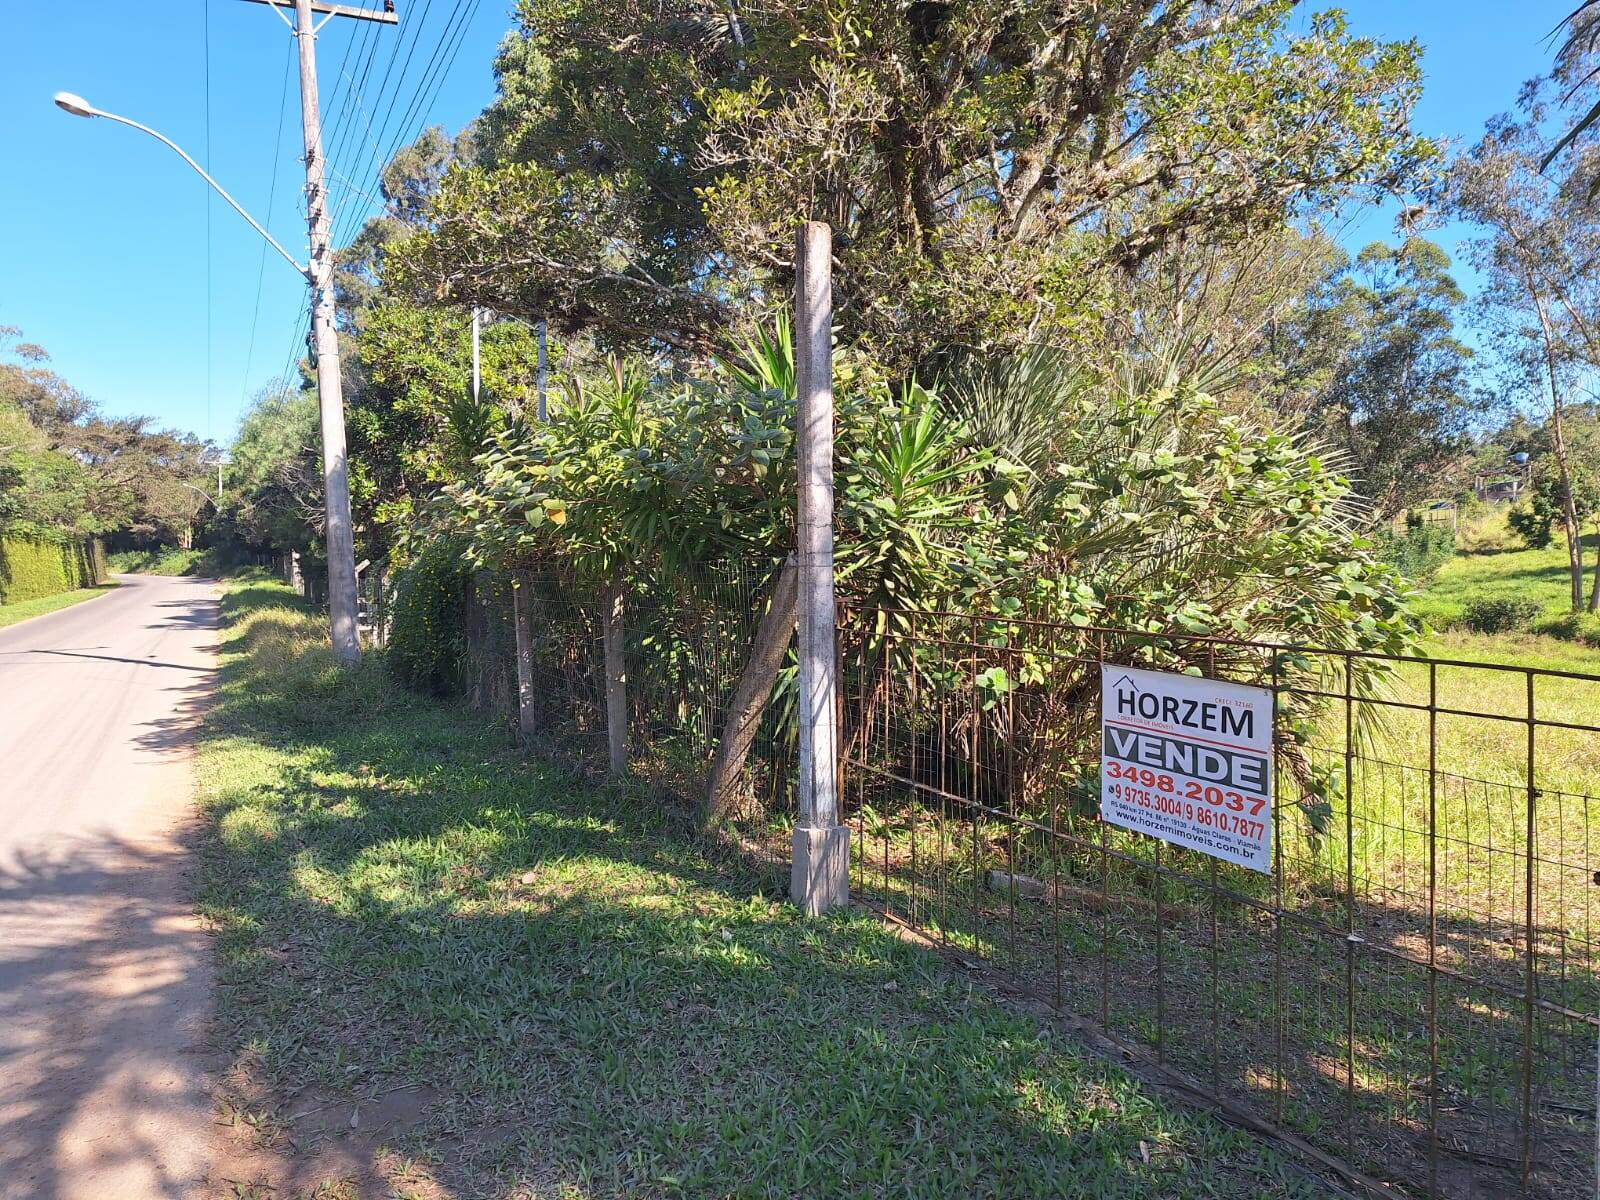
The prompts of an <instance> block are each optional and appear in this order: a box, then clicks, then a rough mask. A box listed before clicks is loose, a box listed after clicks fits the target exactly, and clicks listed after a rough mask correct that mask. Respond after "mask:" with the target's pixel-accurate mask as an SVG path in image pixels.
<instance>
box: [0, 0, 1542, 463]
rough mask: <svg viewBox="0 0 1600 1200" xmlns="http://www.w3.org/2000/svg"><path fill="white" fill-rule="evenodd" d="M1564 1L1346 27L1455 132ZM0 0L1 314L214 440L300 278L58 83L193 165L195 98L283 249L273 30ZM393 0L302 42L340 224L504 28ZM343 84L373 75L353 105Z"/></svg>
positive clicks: (256, 379) (299, 231) (1533, 54)
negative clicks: (1416, 79)
mask: <svg viewBox="0 0 1600 1200" xmlns="http://www.w3.org/2000/svg"><path fill="white" fill-rule="evenodd" d="M364 2H366V3H370V4H372V5H373V6H375V7H381V3H380V0H364ZM1572 2H1573V0H1558V2H1552V0H1519V2H1518V3H1515V4H1507V3H1505V0H1351V2H1349V3H1346V4H1345V5H1343V7H1344V8H1345V9H1346V11H1347V12H1348V13H1349V15H1350V22H1351V26H1352V28H1353V29H1354V30H1355V31H1357V32H1361V33H1368V34H1372V35H1375V36H1380V37H1384V38H1400V37H1413V36H1414V37H1417V38H1419V39H1420V40H1421V41H1422V42H1423V44H1424V45H1425V46H1426V47H1427V52H1426V57H1425V59H1424V64H1425V68H1426V71H1427V76H1428V80H1427V87H1426V90H1425V92H1424V95H1423V100H1422V103H1421V106H1420V108H1419V109H1418V112H1417V115H1416V124H1417V127H1418V128H1419V129H1420V130H1422V131H1424V132H1427V133H1430V134H1433V135H1437V136H1446V137H1453V138H1456V139H1458V140H1461V141H1466V140H1470V139H1472V138H1474V137H1475V136H1476V135H1477V133H1478V131H1479V130H1481V128H1482V126H1483V122H1484V119H1485V118H1487V117H1488V116H1490V115H1492V114H1493V113H1495V112H1499V111H1501V110H1503V109H1505V108H1507V107H1509V106H1510V105H1511V104H1512V102H1513V101H1514V99H1515V96H1516V91H1517V87H1518V86H1519V85H1520V84H1521V82H1522V81H1523V80H1524V79H1526V78H1528V77H1529V76H1530V75H1533V74H1536V73H1538V72H1540V71H1542V70H1544V69H1545V67H1546V65H1547V63H1548V60H1549V55H1550V48H1549V46H1548V45H1547V44H1546V42H1545V38H1546V35H1547V34H1548V33H1549V31H1550V29H1551V27H1552V26H1553V25H1555V23H1556V22H1557V21H1558V20H1560V18H1561V17H1562V16H1563V15H1564V14H1565V12H1566V11H1567V10H1568V9H1569V8H1570V7H1571V5H1572ZM8 7H10V8H11V9H12V11H10V12H8V13H7V55H6V59H7V69H6V71H5V72H4V73H0V118H3V119H0V153H3V160H4V161H5V162H6V163H8V164H9V168H8V169H7V170H6V171H5V173H4V177H3V178H0V324H10V325H20V326H21V327H22V328H23V330H24V333H25V335H26V336H27V337H28V338H29V339H30V340H33V341H36V342H40V343H42V344H43V345H44V346H45V347H46V348H47V349H48V350H49V351H50V353H51V356H52V359H53V365H54V367H55V369H56V370H58V371H59V372H61V373H62V374H63V375H64V376H66V377H67V378H68V379H69V380H71V381H72V382H73V383H74V384H76V385H77V386H78V387H79V388H81V389H82V390H83V391H85V392H87V393H88V394H89V395H91V396H92V397H94V398H95V399H96V400H98V401H99V402H100V403H101V404H102V405H103V406H104V408H105V409H106V410H107V411H108V412H112V413H119V414H120V413H149V414H153V415H155V416H156V417H157V418H158V420H159V421H160V422H161V423H163V424H168V425H174V426H178V427H180V428H185V429H190V430H193V431H195V432H197V433H200V434H202V435H208V436H211V437H214V438H217V439H218V440H223V441H225V440H227V439H228V438H229V437H230V436H231V434H232V432H233V430H234V429H235V427H236V425H237V422H238V417H239V413H240V410H241V406H242V403H243V401H244V400H245V398H247V397H248V396H249V395H250V394H251V393H253V392H254V391H255V390H256V389H258V388H260V387H261V386H263V385H264V384H266V383H267V382H268V381H269V380H271V379H272V378H273V377H275V376H277V375H279V374H281V373H282V372H283V371H284V369H285V367H286V366H287V365H288V363H289V362H290V361H291V359H292V356H293V355H294V354H296V353H298V352H299V351H300V350H301V348H302V344H301V342H300V340H299V339H300V338H301V337H302V336H303V329H304V322H303V313H304V308H305V290H304V286H303V284H302V282H301V281H300V279H299V278H298V277H297V276H296V275H295V274H294V273H293V272H292V271H291V270H290V269H289V267H288V265H287V264H286V263H284V262H283V261H282V260H281V259H278V258H277V257H276V256H274V255H271V254H270V252H268V254H267V256H266V257H265V259H264V260H263V253H262V245H263V243H262V242H261V240H260V239H259V238H258V237H257V235H256V234H255V233H254V232H253V231H252V230H251V229H250V228H249V227H248V226H247V225H245V224H244V222H243V221H241V220H240V219H239V218H238V217H237V216H236V215H235V214H234V213H233V212H232V211H231V210H229V209H228V208H227V206H226V205H225V204H224V203H223V202H222V201H220V200H215V201H212V200H209V199H208V197H209V192H208V190H207V189H206V187H205V184H204V183H203V182H202V181H201V180H200V179H199V177H198V176H195V175H194V174H192V173H191V172H190V171H189V170H188V168H187V167H185V166H184V165H183V164H182V163H181V162H180V161H179V160H178V159H177V158H176V156H174V155H172V154H171V152H170V151H167V150H166V149H164V148H163V147H161V146H160V145H158V144H157V143H156V142H154V141H152V140H150V139H149V138H146V137H143V136H141V135H139V134H136V133H135V132H134V131H132V130H129V129H126V128H124V127H121V126H118V125H113V124H110V123H108V122H104V121H83V120H78V119H75V118H72V117H69V116H67V115H65V114H63V113H61V112H60V111H59V110H57V109H56V108H55V107H54V106H53V105H52V104H51V103H50V97H51V95H53V94H54V93H55V92H57V91H61V90H66V91H74V92H78V93H80V94H82V95H83V96H85V97H87V98H88V99H89V100H90V101H91V102H92V103H94V104H96V105H97V106H99V107H101V108H104V109H108V110H111V111H115V112H120V113H122V114H124V115H126V116H129V117H133V118H135V119H137V120H140V121H143V122H144V123H146V124H148V125H151V126H154V127H155V128H157V129H160V130H161V131H162V132H164V133H165V134H167V135H168V136H169V137H171V138H173V139H174V140H175V141H177V142H178V143H179V144H180V145H182V146H183V147H184V148H185V149H186V150H188V151H189V153H191V154H192V155H194V156H195V157H196V158H197V159H199V160H201V161H202V162H205V161H206V160H207V140H208V138H207V125H208V119H207V114H208V110H209V147H210V149H209V165H210V169H211V172H212V174H213V175H215V176H216V177H217V179H218V180H219V181H220V182H221V183H222V185H223V186H224V187H226V188H228V189H229V190H230V191H232V192H233V194H234V195H235V196H236V197H237V198H238V199H239V200H240V202H241V203H243V204H244V205H245V207H246V208H248V209H249V210H250V211H251V212H252V213H254V214H255V216H256V217H257V218H258V219H259V220H261V221H262V222H263V223H264V224H266V225H267V227H268V228H269V229H270V230H271V231H272V232H273V234H274V236H276V237H277V238H278V240H279V241H280V242H282V243H283V244H284V245H285V246H286V247H288V248H289V249H290V250H291V252H295V253H299V252H301V251H302V250H303V248H304V245H305V222H304V217H303V208H302V202H301V192H300V185H301V182H302V177H301V174H300V165H299V162H298V156H299V154H300V144H299V139H300V115H299V105H298V99H297V95H298V94H297V90H296V87H295V80H294V77H293V75H292V74H290V73H289V72H290V69H291V65H292V64H291V58H292V55H293V45H292V39H291V38H290V36H289V33H288V30H287V29H285V28H284V26H283V24H282V22H280V21H279V20H278V19H277V17H275V16H274V15H273V13H272V12H271V11H270V10H269V9H268V8H266V7H264V6H262V5H259V4H252V3H243V2H242V0H173V2H172V3H170V4H168V5H166V6H164V7H161V8H149V7H141V6H138V5H126V4H113V3H111V2H110V0H82V2H80V3H74V4H32V5H12V6H8ZM397 7H398V10H399V12H400V16H401V24H400V26H399V27H398V29H396V28H394V27H387V26H377V25H367V24H365V23H358V22H354V21H349V20H343V19H339V20H334V21H332V22H330V23H329V24H328V26H327V27H326V28H325V29H324V31H323V33H322V36H321V37H320V39H319V42H318V53H319V56H320V63H321V72H320V74H321V86H322V91H323V96H324V99H325V103H326V105H327V112H326V115H325V118H324V119H325V122H326V125H327V128H328V130H329V131H330V133H331V137H330V139H329V143H328V147H329V153H330V156H331V158H332V162H333V167H334V169H335V171H337V172H338V174H339V176H340V177H341V178H339V179H336V180H335V181H334V190H333V196H334V199H335V202H336V210H337V212H338V213H339V218H338V220H337V221H336V234H337V235H340V236H341V238H342V237H348V236H349V233H351V232H353V230H354V229H355V228H357V227H359V221H360V220H361V218H362V217H363V216H364V215H365V213H366V212H367V211H369V210H370V209H371V207H372V203H371V201H370V200H369V199H368V198H367V197H365V196H363V195H362V194H361V193H362V192H372V191H375V190H376V189H375V186H374V184H373V176H374V174H375V170H376V167H375V165H374V163H375V160H376V159H377V158H378V157H379V156H380V155H381V153H382V151H383V150H384V149H386V148H387V147H388V146H389V145H390V144H392V143H395V142H397V141H398V140H399V139H400V138H401V137H402V136H403V137H405V138H406V139H409V138H410V137H411V136H414V135H415V133H417V132H418V131H419V130H420V129H421V128H422V127H423V126H424V125H426V124H443V125H445V126H447V127H449V128H450V129H452V130H454V129H456V128H459V127H460V126H461V125H463V124H465V123H466V122H467V121H468V120H470V119H471V118H472V117H474V116H475V115H477V113H478V112H479V111H480V110H481V109H482V107H483V106H484V104H485V103H486V102H487V101H488V100H489V99H490V98H491V96H492V95H493V89H494V81H493V76H492V73H491V71H490V60H491V57H492V55H493V51H494V47H495V45H496V43H497V42H498V41H499V39H500V37H501V36H502V34H503V33H504V32H505V31H506V30H507V29H509V28H510V27H511V24H512V21H511V17H510V15H509V9H510V7H511V5H510V0H399V3H398V4H397ZM1315 7H1317V8H1322V7H1327V5H1321V4H1319V5H1316V6H1315ZM1307 11H1310V10H1309V9H1308V10H1307ZM208 24H209V45H210V52H209V55H208V54H207V51H206V47H207V41H208V39H207V36H206V32H207V25H208ZM397 39H398V50H397V51H396V45H397ZM447 39H448V40H447ZM452 46H458V49H456V50H455V52H454V54H453V57H452V55H451V47H452ZM441 47H442V49H441ZM368 51H372V52H373V53H372V55H371V62H372V66H371V69H370V71H369V72H368V73H366V74H365V75H364V76H363V75H362V73H361V72H359V71H358V70H356V69H355V64H358V63H364V62H366V61H367V59H368ZM436 51H438V53H437V54H436ZM391 53H393V54H394V58H393V65H392V67H389V66H388V65H389V64H390V62H391ZM208 63H209V76H210V78H209V86H208V82H207V73H208V71H207V68H208ZM447 64H448V65H449V70H448V72H446V71H445V69H444V68H445V67H446V65H447ZM386 67H388V72H387V75H388V77H387V82H386V83H385V78H384V77H385V68H386ZM341 68H342V71H341ZM430 68H431V75H430ZM348 77H354V78H355V79H357V80H360V79H362V78H364V79H365V86H364V87H362V88H360V89H359V94H360V96H361V102H360V103H356V102H355V101H354V100H353V98H352V89H351V88H350V87H349V86H348V83H347V79H348ZM424 79H430V82H429V84H428V86H427V88H426V90H423V88H422V85H423V81H424ZM208 96H209V105H208V102H207V98H208ZM413 101H415V103H413ZM408 109H410V119H409V120H405V121H402V118H403V117H405V116H406V115H407V110H408ZM386 117H387V118H388V119H387V121H386V120H385V118H386ZM363 118H364V119H363ZM369 127H370V132H369ZM375 151H377V152H378V153H374V152H375ZM208 214H209V218H208ZM208 219H209V233H208ZM1392 220H1393V214H1392V212H1378V211H1370V210H1369V211H1367V212H1364V213H1361V214H1357V215H1356V216H1355V217H1354V218H1353V219H1352V221H1351V223H1350V225H1349V226H1348V227H1347V228H1346V229H1345V231H1344V235H1343V236H1344V240H1345V241H1346V243H1347V244H1349V245H1350V246H1351V247H1352V248H1354V249H1359V247H1360V246H1361V245H1363V244H1364V243H1365V242H1367V241H1369V240H1371V239H1372V238H1375V237H1386V236H1389V235H1390V234H1391V233H1392ZM1460 235H1461V231H1460V230H1457V229H1450V228H1447V229H1445V230H1442V231H1439V232H1437V233H1435V234H1434V235H1433V236H1435V237H1437V238H1438V239H1439V240H1440V241H1441V242H1443V243H1444V244H1445V245H1446V247H1447V248H1449V249H1452V251H1453V249H1454V241H1455V240H1456V239H1457V238H1459V236H1460ZM208 247H209V250H208ZM208 263H209V286H208ZM258 281H259V291H258ZM1464 282H1466V281H1464ZM208 295H209V304H208ZM258 296H259V299H258ZM208 310H209V318H208Z"/></svg>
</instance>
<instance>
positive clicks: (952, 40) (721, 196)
mask: <svg viewBox="0 0 1600 1200" xmlns="http://www.w3.org/2000/svg"><path fill="white" fill-rule="evenodd" d="M1293 7H1294V5H1293V3H1292V0H1112V2H1110V3H1104V4H1095V5H1088V4H1083V3H1079V2H1078V0H1044V2H1041V0H949V2H947V3H920V2H919V3H912V4H907V3H904V2H903V0H842V2H839V3H829V4H820V3H802V4H792V3H787V2H783V3H780V2H778V0H746V2H744V3H740V4H738V5H729V4H727V3H725V0H675V2H674V3H669V4H661V3H658V2H657V0H524V2H523V3H522V5H521V10H520V11H521V14H522V31H521V34H520V36H518V37H515V38H513V39H511V40H510V41H509V42H508V43H507V44H506V46H505V48H504V49H503V51H502V53H501V56H500V58H499V60H498V62H497V72H498V75H499V80H500V96H499V99H498V100H497V101H496V102H495V104H494V105H493V106H491V108H490V109H489V111H488V112H487V113H485V115H484V117H483V120H482V125H481V133H480V144H481V147H482V155H483V159H484V162H483V163H482V164H481V165H479V166H476V167H472V168H464V169H459V168H458V169H456V170H454V171H452V172H450V173H449V174H448V175H447V176H446V177H445V180H444V182H443V184H442V186H441V189H440V194H439V197H438V199H437V200H436V201H435V204H434V206H433V209H432V210H431V228H430V229H429V230H428V231H427V232H425V233H422V234H419V235H418V236H416V237H414V238H412V239H410V240H409V241H408V242H406V243H404V244H403V245H402V246H400V247H398V248H396V250H395V252H394V256H393V261H394V262H395V264H396V265H397V266H399V267H400V268H401V269H400V271H399V272H398V273H397V278H398V279H399V280H400V281H401V282H403V283H404V284H405V285H406V286H407V287H409V288H410V290H411V291H412V294H414V295H416V296H418V297H422V298H426V299H431V300H438V299H448V300H455V301H457V302H464V303H482V304H487V305H490V306H492V307H495V308H497V309H500V310H502V311H510V312H517V313H520V314H521V315H523V316H526V317H529V318H537V317H540V316H544V315H547V314H548V315H549V316H551V317H552V318H556V319H559V320H560V321H561V322H563V323H564V324H565V325H566V326H568V327H569V328H572V327H579V326H582V327H587V328H590V329H593V330H595V331H597V333H599V334H600V335H601V336H602V337H603V338H604V339H606V340H609V341H611V342H613V343H631V344H642V343H647V344H656V345H666V346H670V347H673V348H676V349H677V350H679V351H680V352H682V351H689V352H694V353H698V352H703V351H705V350H706V349H708V348H709V347H711V346H712V345H713V344H714V343H715V342H716V341H717V340H718V339H719V338H720V337H722V336H723V334H724V333H725V331H726V329H727V327H728V326H729V324H730V323H733V322H734V319H735V317H736V316H739V315H741V314H745V313H747V312H748V310H749V309H751V308H755V309H759V308H761V307H763V306H765V305H768V304H772V303H775V302H776V300H775V298H776V297H780V296H781V295H782V294H784V293H785V292H786V290H787V278H786V276H787V271H788V262H789V259H790V255H791V245H790V243H791V240H792V236H793V230H794V227H795V225H796V223H797V222H798V221H800V220H803V219H806V218H808V217H814V218H820V219H826V220H828V221H830V222H831V223H832V224H833V226H834V228H835V230H836V234H837V241H836V247H837V250H836V254H837V262H836V264H835V266H836V282H835V296H836V314H837V317H838V319H839V321H840V324H841V329H842V332H843V333H844V335H845V336H846V337H847V338H849V339H852V340H862V341H865V342H868V343H869V344H871V345H873V346H874V348H875V349H876V350H877V352H878V354H879V356H880V358H881V359H883V360H885V361H886V362H887V363H888V364H889V365H890V366H891V367H901V368H903V367H906V366H910V365H914V364H916V363H918V362H920V361H922V359H923V358H924V357H925V356H926V354H927V353H928V352H929V351H930V349H938V348H944V347H948V346H951V345H962V346H968V347H975V348H980V349H992V348H997V347H1004V346H1012V345H1016V344H1019V343H1021V342H1024V341H1028V340H1033V339H1038V338H1048V339H1049V340H1052V341H1058V342H1059V341H1061V340H1064V339H1067V338H1071V337H1073V336H1075V335H1076V334H1078V333H1080V332H1081V326H1082V324H1083V323H1084V322H1085V321H1097V319H1098V318H1097V315H1095V314H1094V310H1095V308H1096V307H1097V306H1098V302H1099V301H1101V300H1103V299H1105V298H1108V297H1115V295H1116V294H1117V279H1118V277H1119V274H1118V273H1119V272H1121V273H1126V272H1128V271H1132V270H1136V269H1137V268H1138V267H1139V265H1140V264H1142V263H1144V262H1146V261H1147V260H1148V259H1149V258H1150V257H1151V256H1152V255H1155V254H1158V253H1159V252H1161V251H1162V250H1163V249H1164V248H1167V247H1169V246H1171V245H1173V244H1175V242H1176V241H1177V240H1178V239H1180V238H1182V237H1184V236H1185V235H1194V236H1196V237H1203V238H1215V237H1223V236H1227V235H1232V236H1236V237H1237V236H1243V235H1245V234H1247V233H1250V232H1252V231H1255V232H1259V231H1263V230H1272V229H1277V228H1279V227H1280V226H1281V225H1282V224H1283V223H1284V221H1285V220H1286V219H1287V218H1289V217H1290V216H1292V215H1293V214H1295V213H1297V212H1301V211H1303V210H1304V209H1305V208H1307V207H1308V206H1315V205H1318V204H1321V203H1324V202H1327V201H1329V200H1331V199H1334V198H1338V197H1342V196H1344V195H1347V194H1349V193H1350V192H1351V191H1353V190H1356V189H1384V188H1390V187H1395V186H1399V185H1401V184H1403V183H1404V182H1406V181H1408V180H1409V179H1410V178H1411V177H1412V176H1413V175H1414V174H1415V173H1416V172H1417V170H1418V169H1419V168H1421V167H1422V166H1423V165H1425V164H1426V163H1428V162H1429V161H1430V160H1431V159H1432V157H1433V156H1434V153H1435V151H1434V147H1433V146H1432V145H1431V144H1430V143H1428V142H1427V141H1425V140H1422V139H1419V138H1417V137H1415V136H1413V135H1412V134H1411V132H1410V130H1409V125H1408V122H1409V114H1410V109H1411V105H1412V103H1413V102H1414V100H1415V98H1416V96H1417V93H1418V88H1419V73H1418V66H1417V59H1418V53H1419V52H1418V48H1417V46H1416V45H1415V43H1410V42H1405V43H1392V44H1384V43H1379V42H1375V41H1372V40H1370V39H1364V38H1358V37H1353V36H1351V35H1350V34H1349V32H1348V31H1347V29H1346V27H1345V25H1344V22H1343V20H1342V18H1340V17H1338V16H1337V15H1331V14H1324V15H1320V16H1317V17H1314V18H1312V19H1311V21H1310V22H1309V24H1308V25H1307V27H1306V28H1305V29H1304V30H1303V31H1302V32H1291V31H1290V29H1289V24H1288V19H1289V14H1290V12H1291V10H1292V8H1293Z"/></svg>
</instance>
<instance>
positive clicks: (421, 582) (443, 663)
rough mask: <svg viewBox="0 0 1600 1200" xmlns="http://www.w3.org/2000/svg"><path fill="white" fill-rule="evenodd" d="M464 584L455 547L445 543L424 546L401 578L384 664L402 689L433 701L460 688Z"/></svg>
mask: <svg viewBox="0 0 1600 1200" xmlns="http://www.w3.org/2000/svg"><path fill="white" fill-rule="evenodd" d="M470 583H471V576H470V574H469V572H468V570H467V566H466V564H465V563H464V562H463V560H462V557H461V547H460V546H459V545H457V544H455V543H453V542H450V541H448V540H445V541H438V542H434V543H431V544H429V545H427V546H426V547H425V548H424V549H423V551H422V553H421V554H419V555H418V556H417V558H416V560H415V561H414V562H412V563H411V565H410V566H409V567H407V568H406V570H405V571H404V572H402V573H401V575H400V577H399V580H398V585H397V589H396V594H395V602H394V614H393V618H392V621H393V624H392V626H391V630H390V635H389V647H388V653H387V655H386V658H387V661H388V664H389V668H390V670H391V671H392V672H393V673H394V675H395V677H396V678H397V679H399V680H400V681H401V682H402V683H404V684H405V685H406V686H407V687H410V688H414V689H415V690H417V691H419V692H426V693H430V694H433V695H438V696H444V695H449V694H451V693H453V692H455V691H457V690H458V689H459V688H460V687H461V683H462V677H463V669H464V664H465V655H466V631H465V629H464V628H463V625H462V622H463V619H464V615H465V612H466V594H467V589H468V587H469V586H470Z"/></svg>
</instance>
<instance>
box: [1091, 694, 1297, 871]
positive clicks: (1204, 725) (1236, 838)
mask: <svg viewBox="0 0 1600 1200" xmlns="http://www.w3.org/2000/svg"><path fill="white" fill-rule="evenodd" d="M1100 816H1101V819H1102V820H1105V821H1109V822H1110V823H1111V824H1113V825H1120V826H1122V827H1123V828H1124V829H1136V830H1138V831H1139V832H1140V833H1148V834H1149V835H1150V836H1152V837H1158V838H1161V839H1162V840H1163V841H1168V842H1172V843H1173V844H1174V845H1178V846H1187V847H1188V848H1189V849H1191V850H1199V851H1200V852H1201V853H1203V854H1210V855H1213V856H1214V857H1216V858H1221V859H1225V860H1226V861H1228V862H1231V863H1238V864H1239V865H1240V866H1242V867H1249V868H1250V869H1251V870H1253V871H1262V872H1265V873H1268V874H1270V873H1271V871H1272V693H1271V692H1270V691H1268V690H1267V689H1266V688H1257V687H1244V686H1243V685H1241V684H1237V683H1224V682H1222V681H1220V680H1216V679H1202V678H1200V677H1198V676H1194V675H1172V674H1168V673H1167V672H1164V671H1141V670H1139V669H1138V668H1137V667H1119V666H1114V665H1113V664H1111V663H1101V664H1100Z"/></svg>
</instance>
